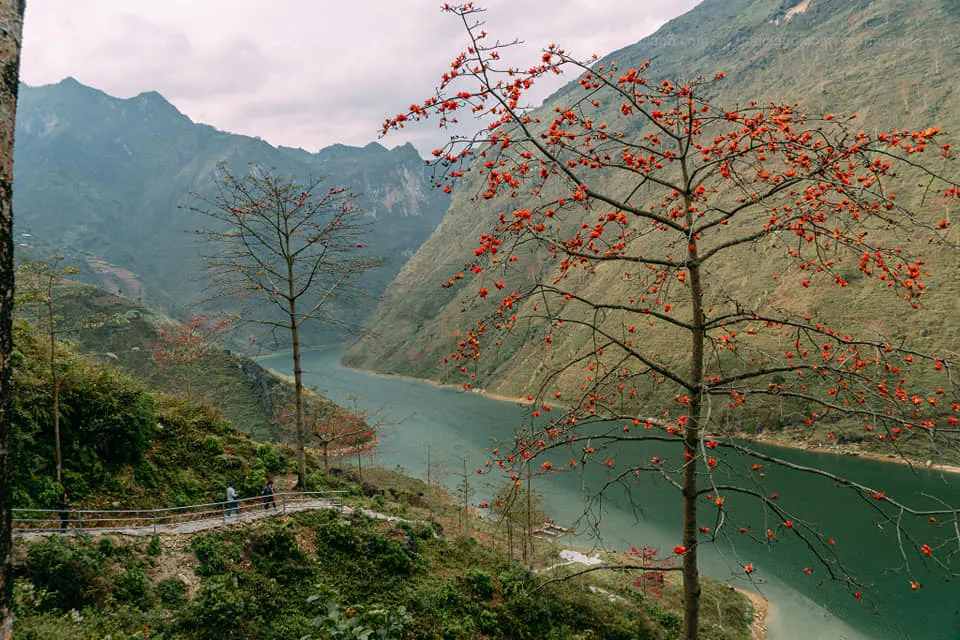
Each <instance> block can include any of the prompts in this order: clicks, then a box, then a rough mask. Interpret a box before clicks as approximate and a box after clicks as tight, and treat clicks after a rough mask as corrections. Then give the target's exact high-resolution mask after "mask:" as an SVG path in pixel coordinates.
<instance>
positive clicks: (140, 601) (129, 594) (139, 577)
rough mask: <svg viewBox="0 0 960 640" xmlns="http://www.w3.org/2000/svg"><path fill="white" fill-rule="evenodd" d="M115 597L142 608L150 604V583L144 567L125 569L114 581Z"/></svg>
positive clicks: (119, 600) (122, 601)
mask: <svg viewBox="0 0 960 640" xmlns="http://www.w3.org/2000/svg"><path fill="white" fill-rule="evenodd" d="M113 588H114V597H115V598H116V599H117V601H118V602H121V603H127V604H131V605H133V606H135V607H138V608H140V609H145V608H147V607H148V606H149V605H150V600H151V596H150V584H149V582H147V577H146V576H145V575H143V570H142V569H139V568H137V569H129V570H127V571H124V572H123V573H121V574H120V575H118V576H117V578H116V579H115V580H114V581H113Z"/></svg>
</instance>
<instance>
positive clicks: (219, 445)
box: [203, 436, 223, 458]
mask: <svg viewBox="0 0 960 640" xmlns="http://www.w3.org/2000/svg"><path fill="white" fill-rule="evenodd" d="M203 451H204V453H205V454H206V455H207V456H208V457H210V458H213V457H216V456H219V455H222V454H223V442H221V440H220V438H218V437H217V436H207V437H206V438H204V440H203Z"/></svg>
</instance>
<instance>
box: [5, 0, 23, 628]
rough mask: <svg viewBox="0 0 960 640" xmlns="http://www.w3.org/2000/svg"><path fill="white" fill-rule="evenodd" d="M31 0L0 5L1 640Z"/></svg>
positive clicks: (8, 585) (9, 562) (9, 567)
mask: <svg viewBox="0 0 960 640" xmlns="http://www.w3.org/2000/svg"><path fill="white" fill-rule="evenodd" d="M25 7H26V0H2V1H0V640H8V639H10V638H13V556H12V553H11V552H12V546H13V541H12V539H11V537H10V533H11V528H12V516H13V511H12V505H11V497H12V493H13V486H12V484H13V476H12V473H11V471H12V467H13V465H12V462H13V461H12V460H11V452H10V443H11V437H10V435H11V434H10V432H11V424H10V406H11V396H12V395H13V394H12V391H13V390H12V388H11V382H12V381H11V373H12V371H11V366H12V365H11V354H12V353H13V133H14V122H15V118H16V114H17V89H18V87H19V80H20V46H21V43H22V33H23V11H24V9H25Z"/></svg>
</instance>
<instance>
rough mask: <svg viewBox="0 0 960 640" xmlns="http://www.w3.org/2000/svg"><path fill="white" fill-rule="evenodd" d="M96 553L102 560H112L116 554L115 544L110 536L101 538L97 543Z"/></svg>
mask: <svg viewBox="0 0 960 640" xmlns="http://www.w3.org/2000/svg"><path fill="white" fill-rule="evenodd" d="M97 551H98V552H100V555H102V556H103V557H104V558H112V557H113V554H115V553H116V552H117V543H116V541H115V540H114V539H113V538H112V537H111V536H103V537H101V538H100V539H99V540H98V541H97Z"/></svg>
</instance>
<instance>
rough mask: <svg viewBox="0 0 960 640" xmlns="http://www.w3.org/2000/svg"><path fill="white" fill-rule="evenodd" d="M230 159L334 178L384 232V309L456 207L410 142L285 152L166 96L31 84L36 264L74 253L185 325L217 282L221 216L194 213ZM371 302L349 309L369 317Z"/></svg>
mask: <svg viewBox="0 0 960 640" xmlns="http://www.w3.org/2000/svg"><path fill="white" fill-rule="evenodd" d="M318 117H320V116H319V115H318ZM219 162H225V163H227V164H229V165H231V166H232V167H233V169H234V172H241V171H245V170H246V165H247V164H248V163H256V164H259V165H262V166H264V167H266V168H270V169H274V170H276V171H277V172H278V173H280V174H282V175H287V176H297V177H298V178H299V179H301V180H307V179H309V178H313V177H323V178H324V179H325V181H326V182H327V183H328V184H329V185H330V186H344V187H346V188H347V189H348V190H350V191H352V192H353V193H356V194H357V195H358V196H359V198H358V200H357V204H358V205H359V206H360V207H361V208H362V210H363V212H364V215H365V216H367V218H368V219H369V220H370V221H371V222H372V223H373V224H372V225H371V231H370V234H369V241H368V242H366V243H365V244H366V245H367V247H368V248H369V250H370V252H371V253H372V254H373V255H375V256H378V257H385V258H388V259H387V262H386V264H385V265H384V266H383V267H382V268H380V269H377V270H375V271H373V272H371V274H370V276H369V277H368V279H367V286H368V290H369V293H370V303H369V304H370V308H371V309H372V307H373V300H375V299H376V297H377V295H378V294H380V293H381V292H382V290H383V289H384V288H385V287H386V285H387V284H388V283H389V282H390V281H391V280H392V279H393V277H394V276H395V275H396V273H397V272H398V271H399V269H400V267H401V266H402V264H403V263H404V262H405V261H406V260H407V258H409V256H410V255H412V254H413V252H415V251H416V250H417V249H418V248H419V246H420V245H421V244H422V242H423V241H424V240H425V239H426V238H427V236H428V235H429V234H430V232H431V231H432V230H433V228H434V227H435V226H436V225H437V224H438V223H439V221H440V220H441V218H442V216H443V214H444V212H445V211H446V208H447V206H448V203H449V197H448V196H447V195H445V194H443V193H442V192H439V191H437V190H434V189H432V188H431V186H430V184H431V183H430V180H429V175H428V173H427V170H426V168H425V164H424V161H423V159H422V158H421V157H420V156H419V154H418V153H417V151H416V150H415V149H414V148H413V147H412V146H411V145H404V146H398V147H396V148H393V149H386V148H384V147H383V146H381V145H379V144H377V143H370V144H368V145H367V146H365V147H363V148H357V147H348V146H344V145H339V144H337V145H333V146H330V147H327V148H324V149H321V150H320V151H318V152H316V153H309V152H307V151H304V150H303V149H294V148H289V147H274V146H271V145H270V144H268V143H267V142H265V141H263V140H261V139H259V138H252V137H248V136H243V135H236V134H232V133H228V132H224V131H218V130H217V129H215V128H213V127H211V126H208V125H204V124H198V123H194V122H192V121H191V120H190V119H189V118H188V117H187V116H185V115H183V114H182V113H180V112H179V111H178V110H177V109H176V108H175V107H174V106H173V105H171V104H170V103H169V102H167V101H166V100H165V99H164V98H163V96H161V95H160V94H158V93H156V92H147V93H142V94H140V95H137V96H135V97H132V98H128V99H120V98H116V97H113V96H109V95H107V94H106V93H103V92H102V91H99V90H97V89H94V88H91V87H87V86H84V85H82V84H80V83H79V82H77V81H76V80H74V79H72V78H67V79H65V80H63V81H61V82H59V83H57V84H54V85H47V86H41V87H30V86H21V90H20V97H19V107H18V113H17V131H16V149H15V167H16V169H15V177H14V178H15V189H14V193H15V201H14V206H15V212H16V226H17V233H18V241H19V244H20V245H21V246H20V247H19V250H20V252H21V254H32V255H33V257H35V258H37V259H40V258H45V257H46V256H47V255H48V254H50V253H62V254H64V255H66V256H67V263H72V264H73V265H75V266H77V267H79V268H80V270H81V277H82V278H83V279H84V280H86V281H88V282H89V283H91V284H95V285H98V286H101V287H103V288H105V289H107V290H108V291H111V292H113V293H119V294H121V295H124V296H126V297H128V298H131V299H132V300H134V301H140V302H143V303H144V304H147V305H149V306H151V307H153V308H157V309H160V310H162V311H164V312H166V313H169V314H170V315H173V316H180V317H183V316H184V315H187V314H192V313H196V311H195V310H192V309H193V306H192V305H193V303H195V302H197V301H200V300H202V299H203V298H204V297H205V295H206V293H205V288H206V285H207V281H206V276H205V274H204V271H203V267H202V265H201V261H200V256H201V255H202V254H204V253H205V252H206V253H209V247H204V246H203V237H202V236H198V235H197V234H196V233H195V231H196V230H198V229H201V228H203V227H204V226H206V225H207V224H208V221H207V220H206V219H205V218H202V217H201V216H199V215H197V214H195V213H193V212H191V211H190V210H189V206H190V205H191V204H193V203H195V202H196V201H195V198H194V195H192V194H194V193H200V194H203V193H206V192H208V190H209V189H210V187H211V186H212V181H213V179H214V176H215V169H216V166H217V163H219ZM241 175H242V174H241ZM362 307H363V306H362V305H360V308H359V309H358V308H353V309H350V310H349V311H348V313H349V314H352V315H351V317H352V318H353V319H359V318H360V317H361V316H362V314H363V308H362Z"/></svg>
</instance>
